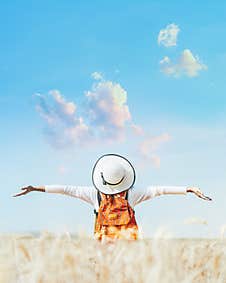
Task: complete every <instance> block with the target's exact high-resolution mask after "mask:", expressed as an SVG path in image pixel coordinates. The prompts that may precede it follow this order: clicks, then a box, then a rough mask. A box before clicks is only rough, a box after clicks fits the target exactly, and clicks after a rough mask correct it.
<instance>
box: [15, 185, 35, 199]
mask: <svg viewBox="0 0 226 283" xmlns="http://www.w3.org/2000/svg"><path fill="white" fill-rule="evenodd" d="M32 190H33V187H32V186H28V187H24V188H21V191H22V192H20V193H17V194H15V195H13V197H19V196H22V195H26V194H27V193H29V192H31V191H32Z"/></svg>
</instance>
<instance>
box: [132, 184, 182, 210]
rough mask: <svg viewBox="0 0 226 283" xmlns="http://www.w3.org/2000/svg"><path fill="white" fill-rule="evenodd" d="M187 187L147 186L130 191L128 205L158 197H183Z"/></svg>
mask: <svg viewBox="0 0 226 283" xmlns="http://www.w3.org/2000/svg"><path fill="white" fill-rule="evenodd" d="M186 193H187V186H148V187H147V188H146V189H143V190H142V189H136V188H132V189H131V194H130V203H131V204H132V206H135V205H137V204H139V203H140V202H142V201H145V200H149V199H152V198H154V197H157V196H160V195H167V194H172V195H185V194H186Z"/></svg>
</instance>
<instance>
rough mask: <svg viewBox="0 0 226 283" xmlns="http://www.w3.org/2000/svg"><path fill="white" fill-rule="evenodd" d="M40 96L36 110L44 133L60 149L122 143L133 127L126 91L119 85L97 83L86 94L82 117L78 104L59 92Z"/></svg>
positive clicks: (106, 82)
mask: <svg viewBox="0 0 226 283" xmlns="http://www.w3.org/2000/svg"><path fill="white" fill-rule="evenodd" d="M37 96H38V98H39V103H38V105H37V106H36V109H37V111H38V112H39V114H40V116H41V117H42V118H43V119H44V121H45V122H46V128H45V134H46V136H47V137H48V140H49V141H50V142H51V144H53V145H55V146H57V147H64V146H68V145H91V144H92V145H93V144H97V143H99V142H101V143H102V142H103V141H104V142H122V141H124V140H125V139H126V132H127V130H128V129H129V128H130V125H131V124H132V116H131V113H130V111H129V107H128V104H127V92H126V90H125V89H124V88H123V87H122V86H121V85H120V84H118V83H114V82H111V81H104V80H102V81H100V82H98V83H94V84H93V86H92V88H91V90H90V91H87V92H86V93H85V95H84V98H85V103H84V104H83V105H85V107H84V108H83V109H82V112H83V113H84V115H83V116H80V115H79V114H78V107H77V105H76V104H75V103H74V102H72V101H67V100H66V99H65V98H64V97H63V96H62V94H61V93H60V92H59V91H58V90H52V91H50V92H49V94H48V95H47V96H45V95H41V94H38V95H37Z"/></svg>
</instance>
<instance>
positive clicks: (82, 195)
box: [45, 185, 96, 206]
mask: <svg viewBox="0 0 226 283" xmlns="http://www.w3.org/2000/svg"><path fill="white" fill-rule="evenodd" d="M45 192H46V193H55V194H64V195H69V196H72V197H75V198H79V199H81V200H84V201H86V202H88V203H90V204H92V205H93V206H95V202H96V189H95V188H94V187H86V186H62V185H45Z"/></svg>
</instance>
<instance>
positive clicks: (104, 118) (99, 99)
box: [85, 81, 132, 141]
mask: <svg viewBox="0 0 226 283" xmlns="http://www.w3.org/2000/svg"><path fill="white" fill-rule="evenodd" d="M85 95H86V97H87V100H88V101H87V102H88V115H89V116H88V118H89V122H90V124H91V125H92V126H93V127H95V128H96V129H98V132H97V134H98V136H102V137H104V138H106V139H108V140H112V139H113V140H114V141H115V140H124V139H125V132H126V128H127V126H128V123H129V122H131V120H132V116H131V113H130V111H129V107H128V105H127V92H126V90H125V89H124V88H122V86H121V85H120V84H117V83H113V82H111V81H103V82H99V83H97V84H94V85H93V87H92V89H91V90H90V91H88V92H86V94H85Z"/></svg>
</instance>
